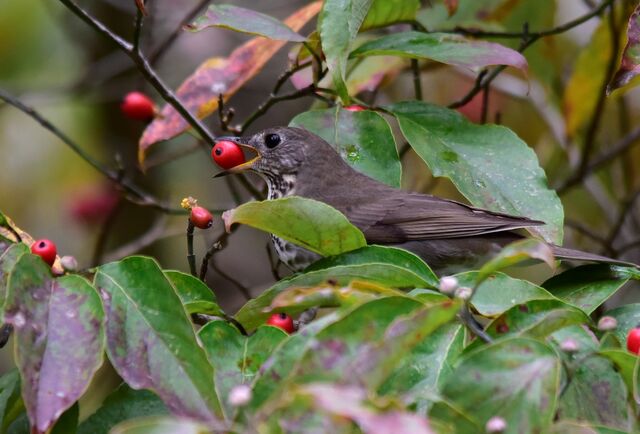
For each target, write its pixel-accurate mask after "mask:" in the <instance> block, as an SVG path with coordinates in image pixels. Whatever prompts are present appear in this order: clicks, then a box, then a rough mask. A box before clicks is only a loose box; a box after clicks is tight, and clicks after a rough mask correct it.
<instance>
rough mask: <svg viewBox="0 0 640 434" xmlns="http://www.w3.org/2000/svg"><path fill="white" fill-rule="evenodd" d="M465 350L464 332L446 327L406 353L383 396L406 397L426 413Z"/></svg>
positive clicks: (406, 399)
mask: <svg viewBox="0 0 640 434" xmlns="http://www.w3.org/2000/svg"><path fill="white" fill-rule="evenodd" d="M463 348H464V329H463V328H462V326H461V325H460V324H455V323H451V324H446V325H444V326H442V327H440V328H439V329H437V330H436V331H434V332H433V333H432V334H431V335H429V336H427V337H425V338H424V339H423V340H422V341H421V342H419V343H418V345H416V346H415V347H414V348H413V349H412V350H411V351H410V352H408V353H405V354H404V356H403V357H402V360H401V362H400V363H399V364H398V366H397V368H396V369H395V371H394V372H393V374H392V375H390V376H389V378H387V380H386V381H385V382H384V384H383V385H382V386H381V387H380V389H379V393H380V394H381V395H388V396H390V397H391V396H398V395H401V396H403V397H404V400H405V402H408V403H409V404H412V405H415V406H416V412H418V413H420V414H425V413H426V411H427V409H428V408H429V407H430V405H431V401H432V397H433V396H437V394H438V393H439V392H440V388H441V387H442V385H443V384H444V383H445V382H446V381H447V380H448V379H449V377H450V376H451V372H452V371H453V365H454V363H455V361H456V359H457V358H458V356H459V355H460V353H461V352H462V349H463Z"/></svg>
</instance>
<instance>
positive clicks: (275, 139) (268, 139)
mask: <svg viewBox="0 0 640 434" xmlns="http://www.w3.org/2000/svg"><path fill="white" fill-rule="evenodd" d="M280 141H281V139H280V136H279V135H277V134H267V135H266V136H264V144H265V145H267V148H275V147H276V146H278V144H279V143H280Z"/></svg>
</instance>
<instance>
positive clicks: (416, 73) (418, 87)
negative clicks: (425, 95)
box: [411, 59, 422, 101]
mask: <svg viewBox="0 0 640 434" xmlns="http://www.w3.org/2000/svg"><path fill="white" fill-rule="evenodd" d="M411 73H412V74H413V93H414V95H415V98H416V99H417V100H418V101H422V82H421V81H420V64H419V63H418V59H411Z"/></svg>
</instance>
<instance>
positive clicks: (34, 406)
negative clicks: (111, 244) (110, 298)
mask: <svg viewBox="0 0 640 434" xmlns="http://www.w3.org/2000/svg"><path fill="white" fill-rule="evenodd" d="M5 309H6V310H5V320H6V322H7V323H9V324H11V325H12V326H13V327H14V330H15V339H16V357H15V358H16V365H17V366H18V369H19V370H20V375H21V377H22V379H23V381H22V397H23V399H24V404H25V407H26V409H27V414H28V415H29V421H30V423H31V426H32V427H34V429H37V430H38V432H46V431H47V430H49V429H50V428H51V427H52V426H53V424H54V423H55V421H56V420H57V419H58V418H59V417H60V415H61V414H62V413H63V412H64V411H65V410H66V409H68V408H69V407H71V406H72V405H73V403H74V402H76V401H77V400H78V399H79V398H80V396H82V394H83V393H84V392H85V390H86V389H87V388H88V387H89V383H90V381H91V378H92V377H93V374H94V373H95V372H96V371H97V370H98V368H99V367H100V365H101V364H102V361H103V352H104V326H103V322H104V312H103V308H102V304H101V302H100V297H99V296H98V293H97V292H96V291H95V289H94V288H93V287H92V286H91V284H90V283H89V282H88V281H87V280H85V279H84V278H82V277H80V276H77V275H67V276H63V277H60V278H58V279H53V277H52V276H51V270H50V267H49V266H48V265H47V264H45V263H44V261H42V259H41V258H40V257H39V256H36V255H32V254H24V255H22V256H21V257H20V259H18V261H17V262H16V264H15V267H14V269H13V271H12V272H11V275H10V277H9V281H8V285H7V301H6V308H5Z"/></svg>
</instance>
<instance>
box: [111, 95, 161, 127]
mask: <svg viewBox="0 0 640 434" xmlns="http://www.w3.org/2000/svg"><path fill="white" fill-rule="evenodd" d="M120 110H122V113H124V115H125V116H126V117H128V118H129V119H136V120H139V121H148V120H151V118H153V117H154V116H155V114H156V106H155V104H154V103H153V101H152V100H151V98H149V97H148V96H147V95H145V94H144V93H142V92H129V93H128V94H127V95H126V96H125V97H124V100H122V104H120Z"/></svg>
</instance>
